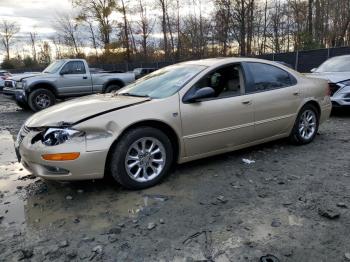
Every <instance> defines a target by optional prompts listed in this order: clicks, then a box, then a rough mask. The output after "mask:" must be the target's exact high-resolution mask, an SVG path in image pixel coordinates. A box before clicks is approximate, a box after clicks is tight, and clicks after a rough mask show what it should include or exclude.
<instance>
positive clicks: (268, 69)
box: [247, 62, 296, 92]
mask: <svg viewBox="0 0 350 262" xmlns="http://www.w3.org/2000/svg"><path fill="white" fill-rule="evenodd" d="M247 64H248V66H249V70H250V73H251V75H252V76H253V80H252V81H253V90H251V92H256V91H262V90H271V89H276V88H283V87H287V86H292V85H294V84H295V83H296V80H295V79H294V77H293V76H291V75H290V74H289V73H288V72H287V71H284V70H283V69H281V68H278V67H276V66H273V65H268V64H263V63H252V62H250V63H247Z"/></svg>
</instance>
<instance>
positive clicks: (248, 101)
mask: <svg viewBox="0 0 350 262" xmlns="http://www.w3.org/2000/svg"><path fill="white" fill-rule="evenodd" d="M251 103H252V100H245V101H242V104H243V105H250V104H251Z"/></svg>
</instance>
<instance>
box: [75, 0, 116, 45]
mask: <svg viewBox="0 0 350 262" xmlns="http://www.w3.org/2000/svg"><path fill="white" fill-rule="evenodd" d="M72 3H73V7H79V8H80V10H81V13H80V15H82V16H85V17H89V18H90V19H92V20H95V21H96V22H97V23H98V31H99V37H100V40H101V42H102V43H103V46H104V49H105V51H106V52H109V48H110V43H111V33H112V22H111V19H110V16H111V14H112V12H113V11H114V10H115V8H116V2H115V0H72Z"/></svg>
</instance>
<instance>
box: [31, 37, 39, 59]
mask: <svg viewBox="0 0 350 262" xmlns="http://www.w3.org/2000/svg"><path fill="white" fill-rule="evenodd" d="M29 38H30V45H31V49H32V57H33V60H34V62H36V61H37V57H36V54H37V51H36V45H37V38H38V34H37V33H36V32H35V31H34V32H29Z"/></svg>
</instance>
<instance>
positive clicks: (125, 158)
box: [109, 126, 174, 189]
mask: <svg viewBox="0 0 350 262" xmlns="http://www.w3.org/2000/svg"><path fill="white" fill-rule="evenodd" d="M173 159H174V153H173V147H172V144H171V142H170V139H169V138H168V136H167V135H166V134H164V133H163V132H162V131H160V130H158V129H156V128H153V127H146V126H145V127H139V128H135V129H132V130H130V131H129V132H127V133H126V134H125V135H123V137H122V138H121V139H120V141H119V142H118V143H117V144H115V145H114V146H113V148H112V153H111V157H110V158H109V161H110V162H109V171H110V174H111V175H112V177H113V178H114V179H115V180H116V181H117V182H118V183H119V184H121V185H122V186H124V187H126V188H128V189H143V188H147V187H151V186H153V185H155V184H157V183H158V182H159V181H160V180H161V179H162V178H163V177H164V176H165V175H166V174H167V173H168V172H169V170H170V167H171V165H172V162H173Z"/></svg>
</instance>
